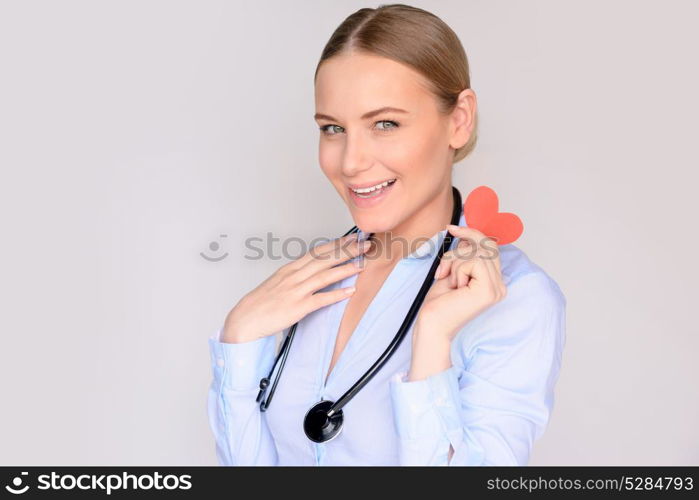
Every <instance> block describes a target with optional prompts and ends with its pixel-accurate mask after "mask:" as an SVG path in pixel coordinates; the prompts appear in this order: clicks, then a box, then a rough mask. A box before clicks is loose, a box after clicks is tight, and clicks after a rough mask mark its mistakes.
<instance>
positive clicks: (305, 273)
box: [294, 240, 374, 282]
mask: <svg viewBox="0 0 699 500" xmlns="http://www.w3.org/2000/svg"><path fill="white" fill-rule="evenodd" d="M373 244H374V243H373V242H372V241H371V240H367V241H365V242H358V241H356V240H355V241H351V242H347V243H342V245H341V246H340V244H338V246H336V247H334V248H333V249H331V250H330V251H328V252H326V253H324V254H322V255H318V256H316V257H311V258H310V260H308V261H307V262H306V264H304V265H303V266H302V267H301V268H299V269H297V270H296V275H295V277H294V279H296V281H297V282H301V281H305V280H307V279H308V278H310V277H311V276H313V275H314V274H316V273H318V272H319V271H322V270H325V269H330V268H333V267H343V266H342V264H343V263H344V262H346V261H348V260H349V259H352V258H354V257H357V256H359V255H361V254H362V253H366V252H368V251H369V250H370V249H371V247H372V245H373ZM358 260H361V259H358Z"/></svg>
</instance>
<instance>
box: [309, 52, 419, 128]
mask: <svg viewBox="0 0 699 500" xmlns="http://www.w3.org/2000/svg"><path fill="white" fill-rule="evenodd" d="M431 99H432V96H431V94H430V93H429V92H428V90H427V82H426V80H425V79H424V77H423V76H422V75H421V74H420V73H418V72H417V71H415V70H414V69H412V68H410V67H409V66H407V65H405V64H401V63H399V62H397V61H394V60H392V59H388V58H385V57H381V56H377V55H367V54H358V53H353V54H343V55H339V56H334V57H332V58H330V59H327V60H326V61H324V62H323V63H322V64H321V66H320V68H319V69H318V75H317V78H316V83H315V103H316V111H317V112H319V113H326V114H331V115H333V116H338V115H339V114H341V115H342V116H343V117H346V118H356V117H358V116H359V115H361V114H362V113H364V112H366V111H369V110H372V109H376V108H380V107H383V106H394V107H398V108H403V109H406V110H409V111H410V110H416V111H417V110H419V109H421V108H424V107H425V106H429V105H430V104H431Z"/></svg>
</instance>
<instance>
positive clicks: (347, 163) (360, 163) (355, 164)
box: [342, 132, 373, 178]
mask: <svg viewBox="0 0 699 500" xmlns="http://www.w3.org/2000/svg"><path fill="white" fill-rule="evenodd" d="M372 162H373V160H372V158H371V154H370V148H368V145H367V144H366V143H365V141H364V138H363V137H362V136H361V134H360V133H354V134H353V133H351V132H347V135H346V139H345V149H344V152H343V155H342V173H343V175H344V176H345V177H347V178H353V177H355V176H357V175H359V174H361V172H363V171H364V170H368V169H370V168H371V165H372Z"/></svg>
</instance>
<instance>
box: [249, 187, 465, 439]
mask: <svg viewBox="0 0 699 500" xmlns="http://www.w3.org/2000/svg"><path fill="white" fill-rule="evenodd" d="M452 194H453V198H454V208H453V210H452V217H451V223H452V225H458V224H459V219H460V217H461V193H459V190H458V189H456V188H455V187H454V186H452ZM357 231H358V228H357V226H354V227H353V228H352V229H350V230H349V231H347V232H346V233H345V234H344V235H343V236H347V235H348V234H350V233H354V232H357ZM372 235H373V233H372V234H370V235H369V238H371V236H372ZM452 239H453V237H452V235H451V234H450V233H449V232H447V234H446V235H445V237H444V241H443V242H442V246H441V248H440V249H439V252H438V253H437V257H435V259H434V261H433V262H432V266H431V267H430V270H429V272H428V273H427V276H426V278H425V281H424V282H423V283H422V286H421V287H420V290H419V291H418V293H417V295H416V297H415V300H413V303H412V305H411V306H410V309H409V310H408V313H407V314H406V316H405V319H404V320H403V323H402V324H401V326H400V328H399V329H398V333H397V334H396V335H395V336H394V337H393V340H392V341H391V343H390V344H389V345H388V347H387V348H386V350H385V351H384V352H383V353H382V354H381V356H380V357H379V358H378V359H377V360H376V361H375V362H374V364H373V365H372V366H371V367H370V368H369V369H368V370H367V371H366V373H364V375H362V377H361V378H360V379H359V380H357V382H355V384H354V385H353V386H352V387H350V388H349V389H348V390H347V392H345V393H344V394H343V395H342V396H341V397H340V398H339V399H338V400H337V401H336V402H335V403H333V402H332V401H328V400H321V401H320V402H318V403H316V404H315V405H314V406H313V407H311V409H310V410H308V412H307V413H306V417H305V418H304V431H305V433H306V435H307V436H308V438H309V439H310V440H312V441H315V442H318V443H322V442H325V441H329V440H330V439H333V438H334V437H336V436H337V434H339V432H340V431H341V430H342V422H343V415H342V408H343V407H344V406H345V405H346V404H347V403H348V402H349V401H350V400H351V399H352V398H353V397H354V396H355V394H357V392H359V391H360V390H361V389H362V388H363V387H364V386H365V385H366V384H367V383H369V381H370V380H371V379H372V378H373V376H374V375H375V374H376V373H377V372H378V371H379V370H380V369H381V367H382V366H383V365H384V364H385V363H386V362H387V361H388V360H389V358H390V357H391V356H392V355H393V353H394V352H395V351H396V350H397V349H398V347H399V346H400V344H401V342H402V340H403V338H404V337H405V335H406V333H407V332H408V330H409V329H410V326H411V325H412V323H413V321H414V320H415V317H416V316H417V313H418V311H419V310H420V307H421V306H422V302H423V301H424V300H425V297H426V296H427V292H428V291H429V289H430V287H431V286H432V283H433V281H434V273H435V271H436V270H437V267H438V266H439V262H440V260H441V258H442V255H444V252H445V251H446V249H447V248H449V247H450V246H451V242H452ZM297 326H298V322H296V323H294V325H293V326H292V327H291V329H290V330H289V333H288V334H287V335H286V337H285V338H284V342H283V343H282V346H281V349H280V351H279V354H278V355H277V357H276V359H275V360H274V365H272V369H271V370H270V372H269V375H268V376H267V377H264V378H262V379H261V380H260V392H259V393H258V395H257V398H256V401H257V402H259V403H260V411H262V412H263V411H266V410H267V408H269V405H270V403H271V401H272V397H273V396H274V391H275V389H276V387H277V384H278V382H279V379H280V378H281V373H282V370H283V369H284V364H285V363H286V359H287V357H288V354H289V350H290V349H291V343H292V342H293V339H294V334H295V333H296V327H297ZM280 360H281V364H280V365H279V372H278V373H277V376H276V377H275V378H274V382H273V383H272V386H271V387H270V392H269V394H268V395H267V398H266V400H264V401H261V402H260V399H261V398H262V396H263V395H264V394H265V392H267V391H266V390H267V387H268V386H269V382H270V379H271V378H272V374H273V373H274V369H275V367H276V366H277V363H278V362H279V361H280Z"/></svg>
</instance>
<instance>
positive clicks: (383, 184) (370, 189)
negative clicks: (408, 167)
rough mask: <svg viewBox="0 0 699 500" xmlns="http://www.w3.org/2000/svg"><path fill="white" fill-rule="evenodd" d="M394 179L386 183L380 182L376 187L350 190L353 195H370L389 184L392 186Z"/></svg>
mask: <svg viewBox="0 0 699 500" xmlns="http://www.w3.org/2000/svg"><path fill="white" fill-rule="evenodd" d="M394 181H395V179H391V180H388V181H386V182H382V183H381V184H377V185H376V186H372V187H368V188H361V189H352V191H354V192H355V193H371V192H372V191H376V190H377V189H381V188H384V187H386V186H388V185H389V184H393V182H394Z"/></svg>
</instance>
